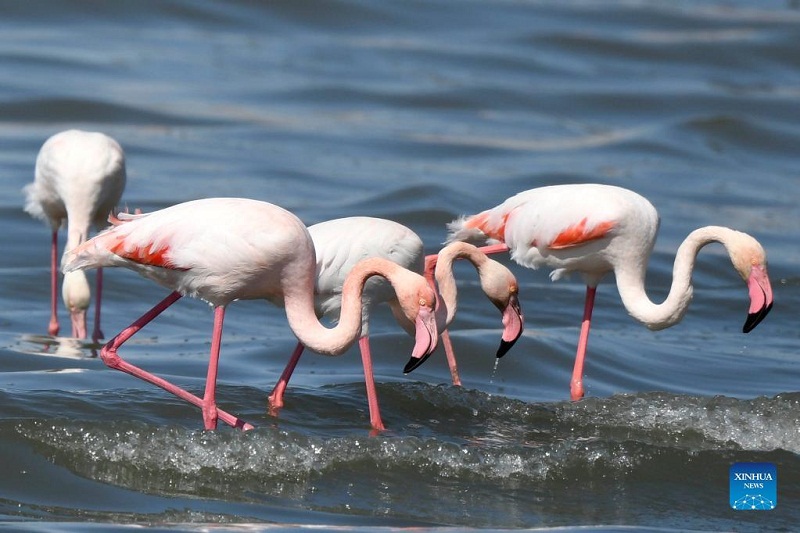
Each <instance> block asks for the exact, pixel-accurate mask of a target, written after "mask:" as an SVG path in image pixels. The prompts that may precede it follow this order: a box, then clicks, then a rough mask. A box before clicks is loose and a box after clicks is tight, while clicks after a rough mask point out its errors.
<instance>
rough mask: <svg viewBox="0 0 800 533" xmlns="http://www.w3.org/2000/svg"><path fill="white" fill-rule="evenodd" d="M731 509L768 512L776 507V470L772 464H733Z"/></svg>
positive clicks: (731, 473)
mask: <svg viewBox="0 0 800 533" xmlns="http://www.w3.org/2000/svg"><path fill="white" fill-rule="evenodd" d="M730 501H731V507H732V508H733V509H735V510H737V511H770V510H772V509H775V506H776V505H778V470H777V468H775V465H774V464H772V463H734V464H733V465H731V470H730Z"/></svg>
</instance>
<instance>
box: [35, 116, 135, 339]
mask: <svg viewBox="0 0 800 533" xmlns="http://www.w3.org/2000/svg"><path fill="white" fill-rule="evenodd" d="M124 189H125V154H124V152H123V151H122V148H121V147H120V145H119V144H118V143H117V141H115V140H114V139H112V138H111V137H109V136H107V135H104V134H102V133H95V132H87V131H80V130H68V131H62V132H61V133H57V134H55V135H53V136H52V137H50V138H49V139H47V141H45V143H44V145H42V148H41V150H39V155H38V157H37V158H36V170H35V177H34V181H33V183H30V184H28V185H26V186H25V189H24V192H25V195H26V201H25V211H27V212H28V213H30V214H31V215H32V216H34V217H36V218H38V219H41V220H44V221H45V222H47V223H49V224H50V227H51V228H52V239H51V240H52V244H51V253H50V263H51V265H50V266H51V268H50V272H51V275H50V311H51V314H50V324H49V326H48V328H47V331H48V333H49V334H50V335H53V336H56V335H58V331H59V329H60V328H59V324H58V311H57V309H58V297H57V296H56V294H57V292H58V229H59V228H60V227H61V226H63V225H64V224H65V223H66V226H67V243H66V245H65V247H64V250H65V252H68V251H70V250H72V249H73V248H75V247H76V246H78V245H79V244H81V243H83V242H84V241H86V239H87V238H88V237H89V227H90V225H92V224H94V226H95V227H97V228H102V227H105V225H106V218H107V217H108V215H109V213H111V211H112V210H113V209H114V207H115V206H116V205H117V203H118V202H119V199H120V197H121V196H122V191H123V190H124ZM102 292H103V271H102V269H98V270H97V279H96V295H95V297H96V300H95V316H94V332H93V333H92V339H93V340H95V341H96V340H98V339H102V338H103V333H102V332H101V331H100V300H101V296H102ZM62 297H63V300H64V305H65V306H66V307H67V309H68V310H69V314H70V318H71V320H72V336H73V337H75V338H78V339H84V338H86V310H87V309H88V308H89V302H90V300H91V290H90V289H89V282H88V281H87V280H86V274H84V273H83V272H72V273H69V274H66V275H65V276H64V282H63V286H62Z"/></svg>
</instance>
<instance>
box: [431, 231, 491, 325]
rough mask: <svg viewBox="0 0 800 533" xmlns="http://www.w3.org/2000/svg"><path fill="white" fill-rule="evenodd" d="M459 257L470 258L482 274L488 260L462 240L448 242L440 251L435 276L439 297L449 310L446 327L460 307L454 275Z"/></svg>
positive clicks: (447, 310)
mask: <svg viewBox="0 0 800 533" xmlns="http://www.w3.org/2000/svg"><path fill="white" fill-rule="evenodd" d="M457 259H466V260H468V261H469V262H470V263H472V264H473V265H474V266H475V269H476V270H477V271H478V274H481V269H482V267H483V265H484V264H485V263H486V261H487V260H488V258H487V257H486V255H485V254H483V253H481V252H480V251H479V250H478V249H477V248H476V247H474V246H472V245H471V244H467V243H465V242H460V241H457V242H453V243H451V244H448V245H447V246H445V247H444V249H442V251H440V252H439V256H438V259H437V261H436V270H435V278H436V283H437V284H438V285H439V291H438V294H439V297H440V298H441V301H442V302H443V303H444V306H445V309H446V312H447V316H446V318H445V327H446V326H449V325H450V323H451V322H452V321H453V318H455V316H456V309H457V307H458V298H457V296H458V289H457V288H456V279H455V276H454V275H453V262H454V261H456V260H457Z"/></svg>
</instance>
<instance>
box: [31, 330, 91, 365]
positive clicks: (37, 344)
mask: <svg viewBox="0 0 800 533" xmlns="http://www.w3.org/2000/svg"><path fill="white" fill-rule="evenodd" d="M102 347H103V345H102V344H99V343H96V342H92V341H87V340H83V339H75V338H71V337H51V336H50V335H36V334H23V335H22V336H21V337H20V344H19V345H18V346H17V349H18V351H20V352H21V353H27V354H30V355H41V356H45V357H47V356H49V357H65V358H71V359H89V358H95V357H97V356H98V354H99V351H100V348H102Z"/></svg>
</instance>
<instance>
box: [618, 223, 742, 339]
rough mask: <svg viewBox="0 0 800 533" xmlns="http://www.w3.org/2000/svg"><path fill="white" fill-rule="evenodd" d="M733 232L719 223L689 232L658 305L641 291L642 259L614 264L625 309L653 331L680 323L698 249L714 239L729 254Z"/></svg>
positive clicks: (690, 298) (643, 274) (642, 283)
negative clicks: (665, 294)
mask: <svg viewBox="0 0 800 533" xmlns="http://www.w3.org/2000/svg"><path fill="white" fill-rule="evenodd" d="M735 233H736V232H734V231H733V230H731V229H728V228H724V227H721V226H706V227H703V228H699V229H696V230H694V231H693V232H691V233H690V234H689V236H688V237H686V239H685V240H684V241H683V242H682V243H681V245H680V246H679V247H678V251H677V253H676V254H675V262H674V264H673V267H672V285H671V286H670V290H669V294H668V295H667V297H666V299H665V300H664V301H663V302H662V303H660V304H656V303H653V302H652V301H651V300H650V298H649V297H648V296H647V293H646V292H645V287H644V279H645V270H646V268H647V264H646V262H645V261H642V262H641V263H639V264H636V265H624V266H618V267H617V268H616V269H615V270H614V274H615V276H616V279H617V288H618V289H619V294H620V297H621V298H622V303H623V305H624V306H625V309H627V311H628V313H629V314H630V315H631V316H632V317H633V318H635V319H636V320H638V321H639V322H642V323H643V324H645V325H646V326H647V327H648V328H650V329H653V330H659V329H664V328H668V327H670V326H673V325H675V324H677V323H678V322H680V321H681V319H683V316H684V314H685V313H686V309H687V308H688V307H689V302H691V300H692V291H693V289H692V272H693V270H694V265H695V261H696V259H697V254H698V252H699V251H700V249H701V248H703V247H704V246H706V245H707V244H710V243H712V242H718V243H721V244H722V245H723V246H725V248H726V250H728V252H729V253H730V249H729V242H730V241H731V240H732V238H733V236H734V234H735Z"/></svg>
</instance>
